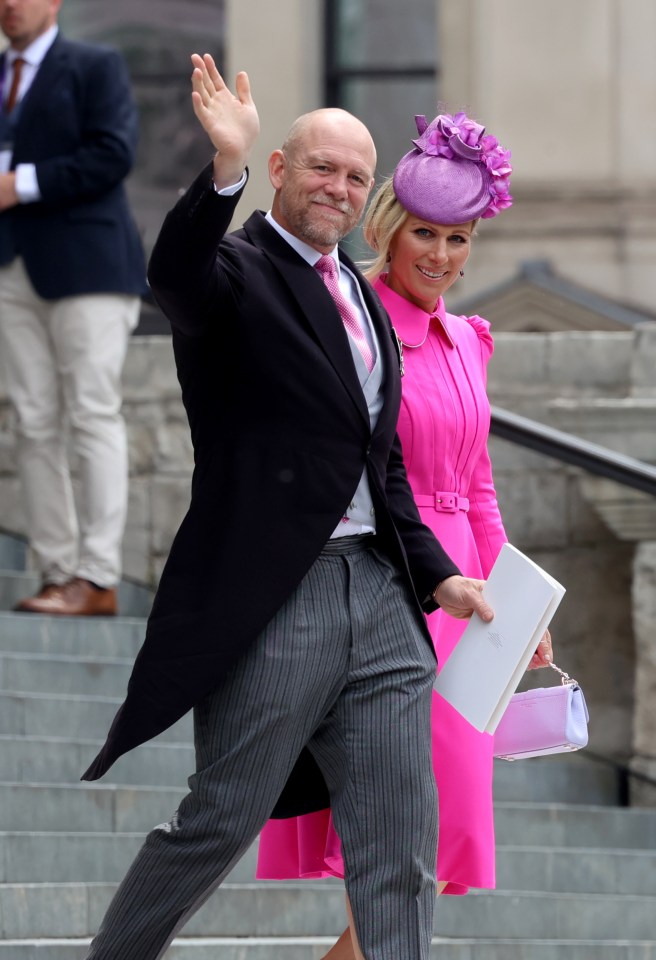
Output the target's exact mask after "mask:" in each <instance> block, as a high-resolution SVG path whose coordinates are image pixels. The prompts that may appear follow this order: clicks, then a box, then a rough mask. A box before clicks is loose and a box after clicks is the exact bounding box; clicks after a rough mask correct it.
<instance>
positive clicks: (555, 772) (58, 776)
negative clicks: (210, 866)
mask: <svg viewBox="0 0 656 960" xmlns="http://www.w3.org/2000/svg"><path fill="white" fill-rule="evenodd" d="M189 727H190V724H189ZM43 729H44V731H47V730H52V729H53V728H52V727H46V726H44V728H43ZM102 742H103V741H102V740H101V739H87V738H68V737H49V736H43V737H38V736H23V737H16V736H15V735H13V734H4V735H2V734H0V781H1V780H11V781H23V782H28V781H29V782H35V781H37V782H46V783H71V782H75V781H77V780H78V779H79V777H80V773H81V771H82V770H84V769H86V766H88V762H89V757H93V756H95V755H96V753H97V752H98V750H99V749H100V747H101V746H102ZM194 766H195V753H194V749H193V745H192V743H191V741H188V742H187V743H180V744H177V745H173V744H171V743H162V742H161V741H159V740H158V741H154V742H151V743H147V744H143V745H142V746H141V747H139V749H138V750H133V751H131V752H130V753H128V754H127V755H126V756H124V757H121V759H120V760H118V761H117V763H116V764H115V765H114V767H113V768H112V770H111V773H110V774H108V779H110V780H111V782H112V783H124V784H142V785H146V786H147V785H151V784H156V785H162V784H164V785H169V786H182V787H184V786H185V785H186V782H187V778H188V777H189V775H190V774H191V773H192V772H193V770H194ZM494 794H495V798H496V799H497V800H522V801H525V802H528V801H533V800H535V801H537V802H544V801H558V802H559V803H587V804H589V803H594V804H609V805H610V804H613V803H614V802H616V799H617V784H616V780H615V779H614V778H613V777H612V771H609V769H608V768H606V767H602V766H601V765H599V764H595V763H593V762H590V761H588V762H586V761H585V760H583V759H580V758H574V757H572V756H567V757H565V758H564V759H562V760H557V759H556V758H549V759H546V758H545V759H544V761H542V760H539V761H538V762H537V763H534V764H533V765H531V763H530V762H527V763H526V764H525V765H524V769H523V770H522V769H520V768H519V766H518V765H514V766H512V767H511V765H510V764H507V763H505V764H504V763H503V762H502V761H500V762H499V764H498V766H497V768H496V771H495V786H494Z"/></svg>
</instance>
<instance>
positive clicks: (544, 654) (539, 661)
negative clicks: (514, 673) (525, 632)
mask: <svg viewBox="0 0 656 960" xmlns="http://www.w3.org/2000/svg"><path fill="white" fill-rule="evenodd" d="M552 661H553V648H552V646H551V634H550V633H549V631H548V630H545V631H544V634H543V636H542V639H541V640H540V642H539V643H538V648H537V650H536V651H535V653H534V654H533V656H532V658H531V662H530V663H529V665H528V669H529V670H538V669H539V668H540V667H548V666H549V664H550V663H551V662H552Z"/></svg>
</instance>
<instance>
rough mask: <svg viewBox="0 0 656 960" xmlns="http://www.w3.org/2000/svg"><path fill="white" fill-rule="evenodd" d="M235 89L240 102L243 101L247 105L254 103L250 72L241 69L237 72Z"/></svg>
mask: <svg viewBox="0 0 656 960" xmlns="http://www.w3.org/2000/svg"><path fill="white" fill-rule="evenodd" d="M235 91H236V93H237V99H238V100H239V102H240V103H243V104H244V105H245V106H251V105H252V103H253V98H252V96H251V83H250V80H249V79H248V74H247V73H245V72H244V71H243V70H240V71H239V73H238V74H237V78H236V80H235Z"/></svg>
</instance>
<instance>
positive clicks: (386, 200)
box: [361, 177, 408, 280]
mask: <svg viewBox="0 0 656 960" xmlns="http://www.w3.org/2000/svg"><path fill="white" fill-rule="evenodd" d="M407 218H408V211H407V210H406V209H405V207H403V206H401V203H400V202H399V200H398V199H397V196H396V194H395V193H394V185H393V183H392V178H391V177H389V179H387V180H385V181H384V182H383V183H382V184H381V185H380V187H379V188H378V190H377V191H376V193H375V194H374V197H373V199H372V201H371V203H370V204H369V209H368V210H367V214H366V216H365V218H364V223H363V224H362V232H363V234H364V238H365V240H366V241H367V243H368V244H369V246H370V247H371V249H372V250H374V251H375V253H376V256H375V257H374V259H373V260H365V261H364V262H363V263H362V264H361V266H362V269H363V272H364V275H365V277H366V278H367V280H375V279H376V277H378V276H380V274H381V273H382V272H383V271H384V270H385V264H386V263H387V256H388V253H389V248H390V244H391V242H392V240H393V238H394V235H395V233H396V231H397V230H398V229H399V227H400V226H401V225H402V224H403V223H404V222H405V221H406V220H407Z"/></svg>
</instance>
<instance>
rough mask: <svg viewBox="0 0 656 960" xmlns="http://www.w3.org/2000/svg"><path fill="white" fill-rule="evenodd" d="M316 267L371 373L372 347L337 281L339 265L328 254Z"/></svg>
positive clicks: (372, 365) (372, 364)
mask: <svg viewBox="0 0 656 960" xmlns="http://www.w3.org/2000/svg"><path fill="white" fill-rule="evenodd" d="M314 267H315V270H318V272H319V273H320V274H321V276H322V278H323V282H324V283H325V284H326V286H327V287H328V291H329V293H330V295H331V296H332V298H333V300H334V301H335V304H336V306H337V309H338V310H339V315H340V317H341V318H342V321H343V323H344V326H345V327H346V330H347V332H348V334H349V335H350V336H351V337H352V339H353V340H354V341H355V345H356V346H357V348H358V350H359V351H360V353H361V354H362V358H363V360H364V362H365V363H366V365H367V370H368V371H369V372H370V373H371V371H372V370H373V367H374V357H373V354H372V352H371V347H370V346H369V343H368V341H367V338H366V337H365V335H364V330H363V329H362V327H361V325H360V321H359V320H358V318H357V316H356V314H355V312H354V310H353V307H352V306H351V304H350V303H349V302H348V300H347V299H346V297H345V296H344V294H343V293H342V291H341V290H340V289H339V282H338V280H337V264H336V263H335V260H334V259H333V257H331V256H329V255H328V254H326V255H325V256H323V257H321V258H320V259H319V260H317V262H316V263H315V265H314Z"/></svg>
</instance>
